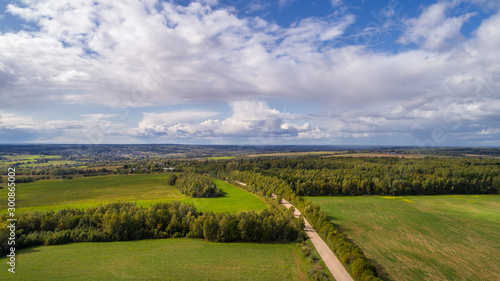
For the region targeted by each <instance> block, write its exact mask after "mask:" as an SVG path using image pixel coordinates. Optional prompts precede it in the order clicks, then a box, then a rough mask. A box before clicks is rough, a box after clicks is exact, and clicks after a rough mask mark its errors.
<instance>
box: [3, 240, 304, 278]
mask: <svg viewBox="0 0 500 281" xmlns="http://www.w3.org/2000/svg"><path fill="white" fill-rule="evenodd" d="M17 254H18V257H17V258H18V262H17V264H18V271H17V272H16V274H10V273H9V272H7V271H6V270H2V271H0V279H1V280H68V279H71V280H124V279H140V280H200V279H210V280H307V265H306V263H305V261H304V258H303V257H301V254H300V251H299V250H298V247H297V246H296V245H295V244H255V243H211V242H205V241H203V240H197V239H184V238H182V239H162V240H142V241H131V242H111V243H75V244H68V245H60V246H40V247H34V248H30V249H25V250H21V251H19V252H18V253H17ZM5 260H6V259H5V257H4V258H1V259H0V262H1V263H2V264H5ZM82 264H84V265H85V266H81V265H82ZM41 271H43V274H42V275H40V272H41Z"/></svg>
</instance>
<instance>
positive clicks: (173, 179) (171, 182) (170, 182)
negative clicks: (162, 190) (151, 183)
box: [168, 175, 177, 186]
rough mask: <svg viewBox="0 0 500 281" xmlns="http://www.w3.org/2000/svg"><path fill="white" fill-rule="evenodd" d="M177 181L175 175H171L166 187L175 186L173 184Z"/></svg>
mask: <svg viewBox="0 0 500 281" xmlns="http://www.w3.org/2000/svg"><path fill="white" fill-rule="evenodd" d="M176 181H177V175H171V176H170V178H169V179H168V185H172V186H175V182H176Z"/></svg>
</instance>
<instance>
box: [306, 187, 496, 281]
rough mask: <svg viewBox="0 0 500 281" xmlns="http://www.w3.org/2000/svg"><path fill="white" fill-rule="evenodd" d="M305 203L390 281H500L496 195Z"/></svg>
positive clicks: (337, 199)
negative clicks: (318, 211)
mask: <svg viewBox="0 0 500 281" xmlns="http://www.w3.org/2000/svg"><path fill="white" fill-rule="evenodd" d="M307 199H309V200H311V201H312V202H314V203H318V204H319V205H320V206H321V208H322V209H323V210H325V211H327V212H328V214H329V216H330V218H331V220H332V222H333V223H334V224H336V225H338V226H339V228H340V229H341V230H342V231H343V232H344V233H345V234H347V237H348V238H350V239H351V240H352V241H353V242H354V243H356V244H357V245H358V246H360V247H361V248H362V249H363V250H364V251H365V254H366V255H367V257H368V258H370V259H372V260H374V261H375V264H376V265H377V267H378V268H379V269H381V271H382V273H383V276H382V277H385V278H386V279H388V280H500V211H499V210H500V195H463V196H462V195H460V196H407V197H390V196H385V197H383V196H372V197H307Z"/></svg>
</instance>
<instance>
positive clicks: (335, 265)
mask: <svg viewBox="0 0 500 281" xmlns="http://www.w3.org/2000/svg"><path fill="white" fill-rule="evenodd" d="M273 197H276V195H274V194H273ZM281 203H282V204H283V205H285V207H287V208H288V209H290V207H294V208H295V206H293V205H292V204H290V203H289V202H288V201H286V200H285V199H282V201H281ZM293 214H294V215H295V217H296V218H298V217H299V216H300V215H301V213H300V211H299V210H297V208H295V211H294V213H293ZM304 221H305V223H306V227H305V228H304V230H305V231H306V233H307V236H309V239H310V240H311V242H312V243H313V245H314V247H316V251H318V254H319V255H320V256H321V259H323V261H324V262H325V264H326V266H327V267H328V269H329V270H330V272H331V273H332V275H333V277H335V280H337V281H353V279H352V277H351V275H349V273H347V271H346V270H345V268H344V266H342V264H341V263H340V261H339V259H338V258H337V256H335V254H334V253H333V252H332V250H330V248H329V247H328V245H326V243H325V241H323V239H321V237H319V234H318V233H317V232H316V230H314V228H312V226H311V224H309V222H308V221H307V220H306V219H305V218H304Z"/></svg>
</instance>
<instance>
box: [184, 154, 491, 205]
mask: <svg viewBox="0 0 500 281" xmlns="http://www.w3.org/2000/svg"><path fill="white" fill-rule="evenodd" d="M179 165H182V166H183V168H185V169H188V170H190V171H192V172H196V173H208V174H210V175H212V176H214V177H222V178H225V177H227V175H228V173H229V172H231V171H250V172H253V173H259V174H262V175H265V176H269V177H274V178H277V179H282V180H284V181H285V182H286V183H287V184H288V185H289V186H290V187H291V189H292V190H293V191H294V192H295V193H296V194H297V195H300V196H324V195H435V194H497V193H498V191H499V190H500V160H499V159H480V158H444V159H442V158H426V159H407V158H390V157H383V158H382V157H381V158H351V157H322V158H319V157H296V158H254V159H241V160H233V161H227V162H216V161H206V162H204V163H203V165H200V163H196V162H183V163H179Z"/></svg>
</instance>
